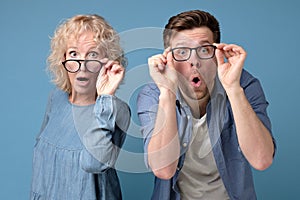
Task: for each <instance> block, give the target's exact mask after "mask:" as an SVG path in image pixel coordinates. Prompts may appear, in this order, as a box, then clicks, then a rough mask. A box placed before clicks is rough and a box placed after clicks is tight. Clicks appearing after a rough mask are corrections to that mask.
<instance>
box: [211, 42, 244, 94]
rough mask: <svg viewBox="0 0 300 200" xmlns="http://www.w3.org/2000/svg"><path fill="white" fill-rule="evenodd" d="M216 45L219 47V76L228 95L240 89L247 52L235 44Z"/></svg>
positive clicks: (217, 52) (217, 53)
mask: <svg viewBox="0 0 300 200" xmlns="http://www.w3.org/2000/svg"><path fill="white" fill-rule="evenodd" d="M214 45H215V46H216V47H217V49H216V58H217V63H218V75H219V79H220V81H221V83H222V85H223V87H224V89H225V90H226V92H227V93H228V92H230V91H234V90H235V89H239V88H240V78H241V74H242V69H243V66H244V61H245V59H246V56H247V53H246V51H245V50H244V49H243V48H242V47H240V46H238V45H235V44H224V43H220V44H214ZM225 58H226V61H225Z"/></svg>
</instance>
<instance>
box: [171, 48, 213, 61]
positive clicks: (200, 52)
mask: <svg viewBox="0 0 300 200" xmlns="http://www.w3.org/2000/svg"><path fill="white" fill-rule="evenodd" d="M216 48H217V47H216V46H214V45H211V44H209V45H203V46H198V47H195V48H190V47H176V48H173V49H171V51H172V56H173V58H174V60H176V61H179V62H183V61H187V60H188V59H190V57H191V55H192V51H193V50H195V51H196V54H197V56H198V57H199V58H200V59H210V58H212V57H214V55H215V50H216Z"/></svg>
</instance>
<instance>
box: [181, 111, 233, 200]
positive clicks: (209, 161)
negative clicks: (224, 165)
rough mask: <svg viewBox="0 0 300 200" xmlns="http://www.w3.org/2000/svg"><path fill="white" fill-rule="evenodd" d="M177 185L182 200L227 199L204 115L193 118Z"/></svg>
mask: <svg viewBox="0 0 300 200" xmlns="http://www.w3.org/2000/svg"><path fill="white" fill-rule="evenodd" d="M177 184H178V187H179V190H180V196H181V199H182V200H194V199H195V200H196V199H197V200H199V199H205V200H210V199H213V200H219V199H221V200H223V199H229V197H228V194H227V191H226V189H225V186H224V184H223V181H222V179H221V178H220V174H219V172H218V169H217V166H216V163H215V159H214V156H213V152H212V147H211V142H210V139H209V135H208V128H207V122H206V115H204V116H203V117H202V118H201V119H194V118H193V135H192V140H191V143H190V146H189V148H188V150H187V152H186V155H185V160H184V165H183V168H182V169H181V172H180V173H179V177H178V182H177Z"/></svg>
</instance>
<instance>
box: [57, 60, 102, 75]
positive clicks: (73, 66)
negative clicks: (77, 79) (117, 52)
mask: <svg viewBox="0 0 300 200" xmlns="http://www.w3.org/2000/svg"><path fill="white" fill-rule="evenodd" d="M81 63H84V66H85V68H86V69H87V71H89V72H91V73H98V72H99V71H100V69H101V67H102V66H103V65H104V63H102V62H100V61H99V60H76V59H69V60H65V61H63V62H62V64H63V66H64V68H65V69H66V70H67V71H68V72H71V73H76V72H78V71H79V70H80V68H81Z"/></svg>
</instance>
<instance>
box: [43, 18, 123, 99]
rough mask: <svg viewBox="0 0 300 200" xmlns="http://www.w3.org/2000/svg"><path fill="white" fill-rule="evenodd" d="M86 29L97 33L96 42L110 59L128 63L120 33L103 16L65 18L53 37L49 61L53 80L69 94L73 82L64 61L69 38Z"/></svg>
mask: <svg viewBox="0 0 300 200" xmlns="http://www.w3.org/2000/svg"><path fill="white" fill-rule="evenodd" d="M86 31H92V32H93V33H94V34H95V35H94V40H95V42H96V43H97V45H98V46H99V48H101V51H102V52H104V53H105V56H106V57H107V58H108V59H109V60H116V61H118V62H119V63H121V64H122V65H123V66H124V67H126V66H125V65H126V64H127V62H126V59H125V57H124V53H123V49H122V48H121V46H120V38H119V36H118V34H117V33H116V32H115V30H114V29H113V28H112V27H111V26H110V25H109V24H108V23H107V22H106V20H105V19H104V18H103V17H101V16H99V15H95V14H94V15H76V16H74V17H72V18H70V19H67V20H65V21H64V22H63V23H62V24H60V25H59V26H58V27H57V29H56V30H55V32H54V36H53V37H52V38H51V52H50V55H49V57H48V59H47V62H48V70H49V72H50V73H51V78H52V82H53V83H54V84H55V85H56V86H57V87H58V88H60V89H61V90H63V91H66V92H67V93H69V94H70V93H71V83H70V80H69V78H68V73H67V71H66V70H65V69H64V67H63V65H62V62H63V61H64V60H65V56H66V55H65V53H66V50H67V44H68V42H69V39H70V38H72V39H73V38H75V39H78V38H79V36H80V35H81V34H82V33H84V32H86Z"/></svg>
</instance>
